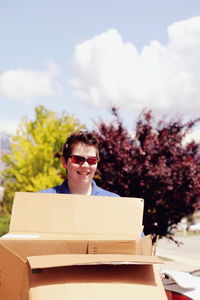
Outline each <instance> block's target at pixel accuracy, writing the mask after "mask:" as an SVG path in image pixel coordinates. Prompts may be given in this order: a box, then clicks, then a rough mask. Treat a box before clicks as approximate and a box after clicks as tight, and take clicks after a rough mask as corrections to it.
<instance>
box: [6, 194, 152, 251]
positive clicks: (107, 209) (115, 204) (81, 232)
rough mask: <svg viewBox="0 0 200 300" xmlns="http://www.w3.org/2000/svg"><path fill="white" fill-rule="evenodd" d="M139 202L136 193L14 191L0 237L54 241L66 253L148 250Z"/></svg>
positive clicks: (150, 249) (149, 248)
mask: <svg viewBox="0 0 200 300" xmlns="http://www.w3.org/2000/svg"><path fill="white" fill-rule="evenodd" d="M143 206H144V203H143V199H139V198H122V197H119V198H118V197H98V196H85V195H81V196H80V195H63V194H42V193H22V192H21V193H19V192H18V193H16V194H15V198H14V203H13V209H12V216H11V222H10V228H9V233H8V234H7V235H5V236H3V239H15V240H18V239H19V240H20V239H29V240H50V241H54V240H56V241H57V244H59V247H60V248H61V247H62V249H63V251H65V252H62V253H68V254H136V255H141V254H144V255H151V252H152V247H151V238H150V236H148V237H145V238H141V232H142V228H143V226H142V216H143ZM50 243H51V244H52V242H50Z"/></svg>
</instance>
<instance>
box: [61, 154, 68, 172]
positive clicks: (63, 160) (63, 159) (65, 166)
mask: <svg viewBox="0 0 200 300" xmlns="http://www.w3.org/2000/svg"><path fill="white" fill-rule="evenodd" d="M61 160H62V165H63V168H64V169H67V163H66V160H65V158H64V157H63V156H62V158H61Z"/></svg>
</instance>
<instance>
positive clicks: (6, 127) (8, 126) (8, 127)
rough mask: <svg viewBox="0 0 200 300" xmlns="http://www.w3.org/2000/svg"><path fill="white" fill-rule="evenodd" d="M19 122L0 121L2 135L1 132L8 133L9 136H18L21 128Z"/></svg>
mask: <svg viewBox="0 0 200 300" xmlns="http://www.w3.org/2000/svg"><path fill="white" fill-rule="evenodd" d="M19 123H20V122H19V121H17V120H11V119H2V118H1V120H0V134H1V132H7V133H9V134H16V132H17V129H18V128H19Z"/></svg>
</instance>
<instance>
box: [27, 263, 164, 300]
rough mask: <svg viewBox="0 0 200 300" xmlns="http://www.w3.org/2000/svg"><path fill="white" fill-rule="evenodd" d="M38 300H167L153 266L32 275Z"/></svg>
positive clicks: (96, 267) (70, 269)
mask: <svg viewBox="0 0 200 300" xmlns="http://www.w3.org/2000/svg"><path fill="white" fill-rule="evenodd" d="M31 282H32V285H31V289H30V294H31V296H32V297H33V298H32V299H34V300H44V299H48V300H54V299H59V300H64V299H70V300H71V299H73V300H75V299H76V300H78V299H79V300H80V299H85V300H86V299H87V300H89V299H91V300H105V299H106V300H111V299H126V300H128V299H130V300H132V299H137V300H140V299H141V300H147V299H148V300H164V299H167V297H166V294H165V291H164V289H163V287H162V284H161V281H160V278H159V275H158V272H157V270H156V269H155V268H154V267H153V266H152V265H142V266H141V265H92V266H87V265H82V266H73V267H62V268H50V269H43V270H42V272H38V273H34V274H32V278H31Z"/></svg>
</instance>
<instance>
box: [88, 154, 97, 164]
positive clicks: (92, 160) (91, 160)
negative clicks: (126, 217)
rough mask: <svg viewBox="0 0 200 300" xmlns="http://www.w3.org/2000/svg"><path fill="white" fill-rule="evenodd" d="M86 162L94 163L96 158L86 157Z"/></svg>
mask: <svg viewBox="0 0 200 300" xmlns="http://www.w3.org/2000/svg"><path fill="white" fill-rule="evenodd" d="M87 162H88V164H89V165H95V164H96V163H97V158H96V157H95V156H94V157H88V159H87Z"/></svg>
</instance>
